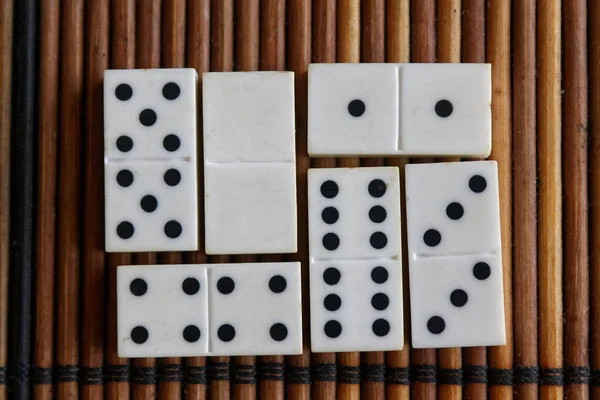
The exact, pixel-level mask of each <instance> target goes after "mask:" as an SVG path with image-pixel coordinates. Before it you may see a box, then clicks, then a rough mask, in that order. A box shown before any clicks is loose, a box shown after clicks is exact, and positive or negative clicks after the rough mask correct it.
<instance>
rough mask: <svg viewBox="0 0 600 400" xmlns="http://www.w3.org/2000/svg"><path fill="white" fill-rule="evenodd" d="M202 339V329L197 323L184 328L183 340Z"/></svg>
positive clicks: (194, 340)
mask: <svg viewBox="0 0 600 400" xmlns="http://www.w3.org/2000/svg"><path fill="white" fill-rule="evenodd" d="M199 339H200V329H199V328H198V327H197V326H196V325H188V326H186V327H185V329H184V330H183V340H185V341H186V342H188V343H195V342H197V341H198V340H199Z"/></svg>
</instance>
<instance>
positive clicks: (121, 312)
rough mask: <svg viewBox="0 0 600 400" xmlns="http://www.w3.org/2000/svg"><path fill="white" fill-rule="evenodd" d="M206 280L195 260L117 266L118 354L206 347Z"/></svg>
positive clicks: (178, 352) (179, 352) (191, 352)
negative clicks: (163, 263) (169, 263)
mask: <svg viewBox="0 0 600 400" xmlns="http://www.w3.org/2000/svg"><path fill="white" fill-rule="evenodd" d="M207 289H208V283H207V274H206V269H205V268H204V267H203V266H198V265H146V266H140V265H135V266H120V267H118V268H117V331H118V353H119V357H128V358H138V357H153V358H154V357H182V356H196V355H205V354H206V353H207V350H208V308H207V307H208V290H207Z"/></svg>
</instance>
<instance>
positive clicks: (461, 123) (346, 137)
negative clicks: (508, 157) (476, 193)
mask: <svg viewBox="0 0 600 400" xmlns="http://www.w3.org/2000/svg"><path fill="white" fill-rule="evenodd" d="M490 151H491V66H490V65H489V64H311V65H310V66H309V75H308V153H309V154H310V155H311V156H313V157H319V156H378V155H379V156H381V155H389V156H394V155H395V156H446V155H448V156H463V157H487V156H488V155H489V154H490Z"/></svg>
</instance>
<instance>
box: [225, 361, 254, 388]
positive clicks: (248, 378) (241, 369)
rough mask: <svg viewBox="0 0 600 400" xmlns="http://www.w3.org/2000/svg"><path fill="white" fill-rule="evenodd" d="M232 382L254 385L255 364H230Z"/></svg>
mask: <svg viewBox="0 0 600 400" xmlns="http://www.w3.org/2000/svg"><path fill="white" fill-rule="evenodd" d="M231 369H232V370H233V371H232V375H233V379H232V381H233V383H234V384H243V385H255V384H256V374H257V371H256V365H237V364H233V365H232V366H231Z"/></svg>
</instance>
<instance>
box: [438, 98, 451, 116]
mask: <svg viewBox="0 0 600 400" xmlns="http://www.w3.org/2000/svg"><path fill="white" fill-rule="evenodd" d="M452 111H454V107H453V106H452V103H451V102H449V101H448V100H440V101H438V102H437V103H435V113H436V114H437V115H438V117H441V118H448V117H449V116H450V115H451V114H452Z"/></svg>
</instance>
